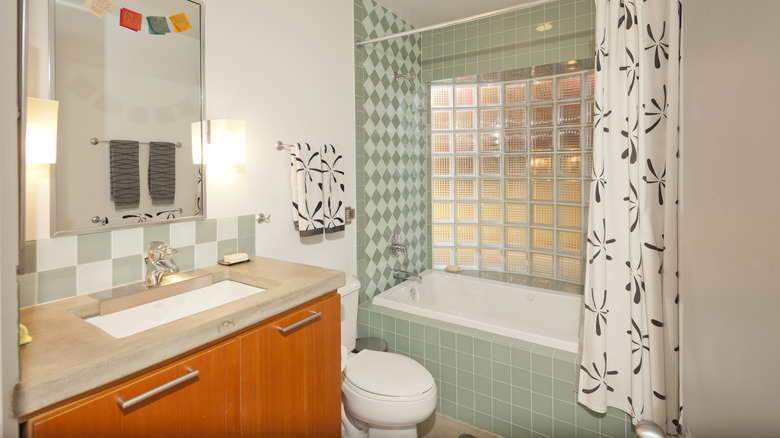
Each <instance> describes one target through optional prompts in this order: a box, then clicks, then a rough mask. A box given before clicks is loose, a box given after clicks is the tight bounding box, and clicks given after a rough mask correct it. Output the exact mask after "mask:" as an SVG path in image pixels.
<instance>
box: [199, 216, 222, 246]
mask: <svg viewBox="0 0 780 438" xmlns="http://www.w3.org/2000/svg"><path fill="white" fill-rule="evenodd" d="M216 240H217V221H216V219H209V220H205V221H197V222H195V243H209V242H215V241H216Z"/></svg>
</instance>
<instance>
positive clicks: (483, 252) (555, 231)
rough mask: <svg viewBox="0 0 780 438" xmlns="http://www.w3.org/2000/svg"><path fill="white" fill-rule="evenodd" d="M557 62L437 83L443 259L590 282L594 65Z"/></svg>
mask: <svg viewBox="0 0 780 438" xmlns="http://www.w3.org/2000/svg"><path fill="white" fill-rule="evenodd" d="M550 72H551V73H550V74H548V75H544V76H540V75H529V76H528V78H527V79H523V80H518V79H517V76H514V77H512V79H511V80H506V81H502V77H503V76H504V75H503V74H500V73H499V74H495V75H480V76H472V77H470V78H460V79H458V80H457V81H453V83H450V84H447V83H442V82H439V83H436V84H434V85H432V86H431V92H430V94H429V96H430V99H431V101H430V107H431V124H430V127H431V143H430V144H431V163H432V169H431V189H432V190H431V191H432V201H433V236H432V245H433V251H432V253H433V255H434V256H433V264H434V268H439V269H441V268H444V267H445V266H446V265H448V264H453V263H454V264H457V265H459V266H460V267H461V268H462V269H479V270H487V271H499V272H505V273H521V274H526V275H532V276H535V277H543V278H546V279H549V280H544V281H551V280H560V281H564V282H567V283H577V284H582V283H583V282H584V266H585V263H584V260H585V250H586V245H585V239H586V236H585V233H586V230H585V224H586V223H587V221H586V215H587V210H588V205H587V204H588V190H589V187H590V173H589V172H590V169H591V166H592V153H591V150H592V147H591V145H592V137H593V84H594V81H593V71H592V70H582V71H576V72H565V73H560V74H554V73H552V70H551V71H550ZM507 76H508V75H507Z"/></svg>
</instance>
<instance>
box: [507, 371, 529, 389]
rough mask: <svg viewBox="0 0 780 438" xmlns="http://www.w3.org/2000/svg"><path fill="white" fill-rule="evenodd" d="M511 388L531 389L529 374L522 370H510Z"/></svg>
mask: <svg viewBox="0 0 780 438" xmlns="http://www.w3.org/2000/svg"><path fill="white" fill-rule="evenodd" d="M511 372H512V386H517V387H519V388H526V389H531V372H530V371H528V370H524V369H522V368H515V367H512V368H511Z"/></svg>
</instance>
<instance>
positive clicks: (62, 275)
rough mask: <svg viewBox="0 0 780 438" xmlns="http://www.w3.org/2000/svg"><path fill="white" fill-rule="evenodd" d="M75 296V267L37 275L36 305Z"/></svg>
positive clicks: (42, 272)
mask: <svg viewBox="0 0 780 438" xmlns="http://www.w3.org/2000/svg"><path fill="white" fill-rule="evenodd" d="M73 296H76V267H75V266H68V267H66V268H60V269H52V270H50V271H41V272H39V273H38V304H42V303H48V302H50V301H55V300H59V299H62V298H69V297H73Z"/></svg>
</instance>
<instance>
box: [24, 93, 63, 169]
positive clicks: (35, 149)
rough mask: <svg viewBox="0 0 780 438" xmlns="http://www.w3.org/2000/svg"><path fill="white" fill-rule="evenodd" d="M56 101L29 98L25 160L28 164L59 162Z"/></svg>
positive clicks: (57, 109) (57, 105) (57, 107)
mask: <svg viewBox="0 0 780 438" xmlns="http://www.w3.org/2000/svg"><path fill="white" fill-rule="evenodd" d="M59 106H60V103H59V102H57V101H56V100H47V99H38V98H36V97H28V98H27V129H26V131H25V160H26V162H27V163H50V164H53V163H56V162H57V113H58V111H59Z"/></svg>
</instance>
